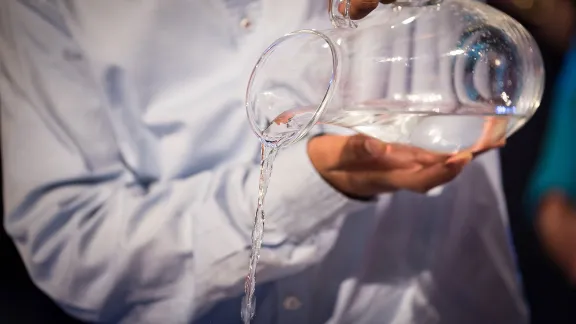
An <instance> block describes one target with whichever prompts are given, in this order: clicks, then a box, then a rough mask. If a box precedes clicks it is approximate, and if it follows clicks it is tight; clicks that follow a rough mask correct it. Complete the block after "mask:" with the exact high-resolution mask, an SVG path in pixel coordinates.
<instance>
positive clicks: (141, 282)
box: [0, 0, 528, 324]
mask: <svg viewBox="0 0 576 324" xmlns="http://www.w3.org/2000/svg"><path fill="white" fill-rule="evenodd" d="M382 2H390V1H382ZM377 4H378V1H354V6H353V8H352V12H353V15H354V16H355V17H356V18H360V17H362V16H365V15H367V14H368V13H369V12H370V11H372V10H373V9H374V8H375V6H376V5H377ZM428 24H430V25H422V26H418V28H419V30H423V31H427V30H430V28H440V29H441V30H444V31H445V32H446V33H449V32H450V30H451V28H452V25H451V23H450V22H447V21H442V19H438V21H437V22H428ZM302 27H306V28H318V29H325V28H329V27H330V23H329V21H328V17H327V7H326V1H325V0H292V1H276V0H264V1H256V0H220V1H216V0H210V1H200V0H178V1H167V0H147V1H127V0H114V1H112V0H108V1H64V0H62V1H58V0H47V1H34V0H29V1H27V0H20V1H16V0H13V1H5V2H3V3H2V5H0V64H1V65H0V91H1V93H2V96H1V98H2V107H1V108H2V153H3V175H4V182H5V186H4V189H5V190H4V199H5V211H6V215H5V219H4V225H5V227H6V229H7V231H8V233H9V234H10V236H11V238H12V239H13V241H14V243H15V245H16V247H17V248H18V251H19V253H20V255H21V257H22V259H23V260H24V263H25V264H26V267H27V270H28V272H29V274H30V277H31V278H32V280H33V281H34V283H35V284H36V285H37V286H38V287H40V289H41V290H42V291H44V292H45V293H46V294H47V295H49V296H50V297H51V298H52V299H53V300H55V301H56V302H57V303H58V305H59V306H60V307H62V308H63V309H64V310H65V311H66V312H67V313H69V314H72V315H73V316H75V317H77V318H80V319H82V320H85V321H88V322H104V323H169V324H172V323H189V322H194V323H217V324H227V323H239V322H240V299H241V296H242V287H243V280H244V278H245V275H246V271H247V264H248V262H247V261H248V256H249V247H250V232H251V227H252V221H253V214H254V210H255V208H254V206H255V202H256V196H257V183H258V177H259V161H258V158H259V157H260V154H259V148H260V147H259V145H258V141H257V140H256V138H255V137H254V135H253V134H252V131H251V130H250V128H249V126H248V123H247V121H246V117H245V111H244V109H242V106H243V95H244V90H245V86H246V80H247V79H248V75H249V74H250V70H251V66H252V63H253V62H255V61H256V59H257V58H258V56H259V55H260V53H261V52H262V50H263V49H264V48H265V47H266V46H267V45H268V44H270V43H271V42H272V41H273V40H275V39H276V38H277V37H279V36H281V35H283V34H284V33H286V32H289V31H292V30H296V29H299V28H302ZM430 41H438V40H434V39H431V40H430ZM423 48H425V47H423ZM399 50H402V48H399ZM415 73H417V72H416V71H415ZM416 77H417V76H416ZM489 148H490V147H485V148H484V149H489ZM448 158H449V157H446V156H437V155H431V154H430V153H426V152H423V151H421V150H418V149H415V148H410V147H404V146H401V145H389V144H385V143H381V142H378V141H376V140H370V139H368V138H366V137H362V136H344V135H335V134H324V135H322V136H316V137H313V138H311V139H308V140H305V141H301V142H299V143H297V144H295V145H294V146H292V147H290V148H289V149H286V150H284V151H283V152H282V153H281V154H280V155H279V157H278V159H277V161H276V163H275V166H274V168H275V172H274V176H273V177H272V181H271V184H270V189H269V194H268V196H267V201H266V208H267V210H268V211H269V212H268V215H269V217H268V218H267V223H266V224H267V229H266V233H265V235H264V243H263V249H262V253H261V258H260V266H259V270H260V271H259V272H258V280H259V283H260V285H259V286H258V287H257V290H256V291H257V308H256V316H255V319H254V323H266V324H269V323H289V324H294V323H298V324H304V323H312V324H317V323H354V324H372V323H402V324H404V323H415V324H421V323H448V324H462V323H467V324H475V323H478V324H484V323H505V324H509V323H514V324H515V323H526V322H527V319H528V313H527V310H526V307H525V305H524V302H523V300H522V297H521V292H520V289H519V285H518V282H517V280H516V271H517V270H516V267H515V265H514V261H513V256H512V251H511V249H510V246H509V244H508V228H507V224H508V222H507V216H506V211H505V204H504V197H503V195H502V190H501V183H500V173H499V170H498V164H499V160H498V155H497V153H496V151H494V150H492V151H489V152H486V153H485V154H482V155H481V156H479V157H478V158H477V159H475V160H472V161H471V155H470V154H464V155H461V156H457V157H451V159H450V160H448ZM359 165H362V168H363V170H367V169H368V170H370V172H362V173H358V172H354V170H356V169H358V166H359ZM368 166H369V167H368ZM464 166H466V167H465V168H464ZM342 174H345V175H346V176H344V177H342V176H341V175H342ZM374 179H379V181H374ZM349 180H350V181H349ZM442 184H446V186H444V187H440V188H438V189H439V190H435V191H433V192H427V191H428V189H430V188H434V187H437V186H439V185H442ZM423 193H426V194H423ZM352 197H355V198H352ZM376 197H377V198H376Z"/></svg>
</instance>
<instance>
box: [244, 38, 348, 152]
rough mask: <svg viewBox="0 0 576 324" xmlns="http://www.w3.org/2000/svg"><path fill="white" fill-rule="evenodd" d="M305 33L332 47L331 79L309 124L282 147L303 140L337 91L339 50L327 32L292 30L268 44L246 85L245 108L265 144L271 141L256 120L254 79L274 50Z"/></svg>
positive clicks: (283, 143) (254, 128) (253, 129)
mask: <svg viewBox="0 0 576 324" xmlns="http://www.w3.org/2000/svg"><path fill="white" fill-rule="evenodd" d="M303 34H308V35H312V36H316V37H319V38H321V39H322V40H323V41H324V42H325V43H326V44H327V45H328V48H329V49H330V54H331V57H332V75H331V76H330V80H329V81H328V86H327V88H326V91H325V92H324V96H323V97H322V100H321V101H320V103H319V104H318V107H317V108H316V111H315V112H314V115H313V116H312V118H311V119H310V121H309V122H308V124H306V125H305V126H304V127H301V128H300V130H298V132H297V133H296V135H295V136H293V138H292V139H291V140H289V141H286V142H282V143H280V146H281V147H285V146H289V145H291V144H293V143H295V142H297V141H299V140H301V139H302V138H304V137H305V136H306V135H307V134H308V132H310V130H311V129H312V127H314V125H315V124H316V123H317V122H318V120H320V117H321V116H322V114H323V113H324V111H325V110H326V107H327V106H328V102H330V100H331V99H332V97H333V95H334V92H335V91H336V83H337V81H338V75H339V70H338V61H339V60H338V52H337V49H336V45H335V44H334V42H333V41H332V40H331V39H330V38H329V37H328V36H327V35H326V34H324V33H322V32H320V31H317V30H313V29H301V30H297V31H294V32H291V33H289V34H286V35H284V36H282V37H280V38H278V39H277V40H276V41H274V43H272V44H271V45H270V46H268V48H266V50H265V51H264V53H262V55H261V56H260V58H259V59H258V61H257V62H256V65H255V66H254V68H253V69H252V73H251V74H250V79H249V81H248V86H247V87H246V98H245V108H246V114H247V117H248V121H249V122H250V127H251V128H252V131H253V132H254V133H255V134H256V136H258V138H259V139H260V141H261V142H262V143H263V144H269V142H267V141H266V140H265V137H264V131H265V129H260V127H259V126H258V124H257V122H256V119H255V116H254V113H255V110H254V109H253V108H254V105H255V102H253V98H252V95H253V92H252V88H253V85H254V80H255V79H256V78H257V76H258V72H259V71H260V70H261V68H262V67H263V66H264V65H265V62H266V59H267V58H268V57H270V55H272V53H273V52H274V50H275V49H276V48H277V47H278V46H279V45H280V44H282V43H284V42H286V41H288V40H290V39H292V38H293V37H295V36H299V35H303Z"/></svg>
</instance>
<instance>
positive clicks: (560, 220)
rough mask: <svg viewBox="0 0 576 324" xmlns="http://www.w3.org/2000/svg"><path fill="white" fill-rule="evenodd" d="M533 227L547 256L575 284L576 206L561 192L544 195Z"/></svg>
mask: <svg viewBox="0 0 576 324" xmlns="http://www.w3.org/2000/svg"><path fill="white" fill-rule="evenodd" d="M536 231H537V233H538V236H539V238H540V241H541V242H542V245H543V246H544V248H545V250H546V252H547V253H548V255H549V256H550V258H551V259H552V260H553V261H554V262H555V263H556V264H557V265H558V266H559V268H560V269H562V270H563V271H564V273H565V274H566V276H567V277H568V280H570V281H571V282H572V284H576V208H575V207H574V205H573V204H572V203H571V202H570V201H569V199H568V198H567V197H566V196H565V195H564V194H563V193H561V192H550V193H549V194H548V195H546V196H545V197H544V199H543V200H542V203H541V205H540V208H539V213H538V218H537V220H536Z"/></svg>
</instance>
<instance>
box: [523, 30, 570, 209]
mask: <svg viewBox="0 0 576 324" xmlns="http://www.w3.org/2000/svg"><path fill="white" fill-rule="evenodd" d="M553 100H554V101H553V105H552V107H551V108H552V111H551V118H550V122H549V125H548V129H547V134H546V138H545V141H544V147H543V150H542V155H541V156H540V160H539V162H538V164H537V167H536V170H535V173H534V175H533V177H532V181H531V183H530V185H529V188H528V194H527V197H526V199H527V205H528V208H530V210H529V214H530V215H535V214H536V210H537V208H538V204H539V202H540V200H541V199H542V197H543V195H546V193H548V192H550V191H551V190H558V191H561V192H564V193H565V194H566V195H568V197H569V198H570V199H571V200H572V201H574V202H576V42H574V41H573V42H572V46H571V48H570V50H569V52H568V53H567V54H566V58H565V62H564V66H563V68H562V72H561V73H560V78H559V80H558V83H557V84H556V90H555V97H554V99H553ZM526 145H530V143H526Z"/></svg>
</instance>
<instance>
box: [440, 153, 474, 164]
mask: <svg viewBox="0 0 576 324" xmlns="http://www.w3.org/2000/svg"><path fill="white" fill-rule="evenodd" d="M470 161H472V153H470V152H463V153H458V154H456V155H454V156H452V157H451V158H449V159H448V160H447V161H446V166H448V167H462V166H465V165H466V164H468V163H470Z"/></svg>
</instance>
